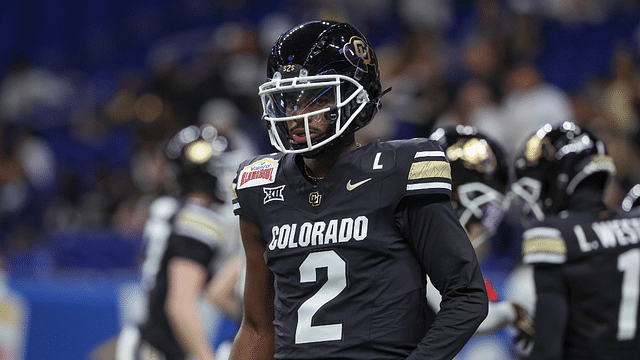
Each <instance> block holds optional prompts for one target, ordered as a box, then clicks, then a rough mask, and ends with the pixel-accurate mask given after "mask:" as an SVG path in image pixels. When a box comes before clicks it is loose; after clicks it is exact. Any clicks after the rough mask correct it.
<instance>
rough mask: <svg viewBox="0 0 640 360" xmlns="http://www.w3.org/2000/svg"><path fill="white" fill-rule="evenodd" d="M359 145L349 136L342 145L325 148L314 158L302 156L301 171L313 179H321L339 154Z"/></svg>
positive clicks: (327, 172)
mask: <svg viewBox="0 0 640 360" xmlns="http://www.w3.org/2000/svg"><path fill="white" fill-rule="evenodd" d="M360 146H361V145H360V144H358V143H356V142H355V140H354V139H353V138H352V137H351V138H350V139H348V140H347V141H345V142H344V143H343V144H342V146H335V147H333V148H329V149H327V151H326V152H325V153H323V154H322V156H318V157H315V158H303V160H302V166H303V167H304V169H303V171H304V172H305V173H306V175H307V176H308V177H309V178H311V180H313V181H319V180H321V179H323V178H324V177H325V176H327V174H329V171H331V168H332V167H333V165H334V164H335V163H336V161H338V157H339V156H340V154H342V153H345V152H347V151H351V150H355V149H357V148H359V147H360Z"/></svg>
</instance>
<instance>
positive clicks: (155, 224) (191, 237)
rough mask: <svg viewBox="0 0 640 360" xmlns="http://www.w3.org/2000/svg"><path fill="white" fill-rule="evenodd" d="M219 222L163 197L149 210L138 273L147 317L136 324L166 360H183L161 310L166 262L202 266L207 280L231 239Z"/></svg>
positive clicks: (215, 216)
mask: <svg viewBox="0 0 640 360" xmlns="http://www.w3.org/2000/svg"><path fill="white" fill-rule="evenodd" d="M224 223H225V218H224V216H223V215H221V214H219V213H218V212H216V211H214V210H212V209H209V208H204V207H201V206H198V205H195V204H191V203H181V202H179V201H178V200H176V199H174V198H170V197H162V198H160V199H158V200H156V201H154V203H153V204H152V205H151V207H150V215H149V218H148V219H147V223H146V225H145V230H144V240H145V241H146V254H145V259H144V262H143V263H142V269H141V271H142V285H143V287H144V288H145V290H146V291H147V316H146V321H145V322H144V323H143V324H141V325H140V335H141V338H142V339H143V340H145V341H147V342H148V343H149V344H151V345H153V346H154V347H155V348H157V349H158V350H160V351H162V352H163V353H164V354H165V355H166V356H167V358H168V359H174V358H184V352H183V350H182V348H181V347H180V345H179V344H178V342H177V340H176V338H175V337H174V335H173V332H172V331H171V327H170V324H169V320H168V318H167V316H166V314H165V310H164V309H165V300H166V297H167V290H168V289H167V277H168V274H167V265H168V263H169V260H171V259H173V258H176V257H180V258H186V259H190V260H193V261H196V262H197V263H199V264H201V265H202V266H204V267H206V268H207V271H208V276H209V278H210V277H211V276H212V273H213V271H214V269H215V263H216V262H219V261H217V260H219V258H220V257H221V256H224V254H226V253H227V251H228V250H227V249H228V248H229V247H230V245H231V239H233V237H232V235H231V234H230V233H229V232H228V231H229V230H228V229H227V228H225V225H224Z"/></svg>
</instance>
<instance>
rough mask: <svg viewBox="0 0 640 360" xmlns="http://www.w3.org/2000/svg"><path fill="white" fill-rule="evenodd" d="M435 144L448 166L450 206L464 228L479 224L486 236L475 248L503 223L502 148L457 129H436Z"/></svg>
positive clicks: (506, 175)
mask: <svg viewBox="0 0 640 360" xmlns="http://www.w3.org/2000/svg"><path fill="white" fill-rule="evenodd" d="M430 138H431V139H432V140H436V141H438V143H439V144H440V146H441V147H442V149H443V150H444V152H445V155H446V157H447V159H448V160H449V163H450V166H451V181H452V190H453V197H452V205H453V207H454V209H455V210H456V213H457V215H458V219H459V220H460V223H461V224H462V226H463V227H465V228H466V227H467V224H468V223H469V222H471V221H473V222H478V223H481V224H482V225H483V226H484V228H485V229H486V231H485V234H484V235H483V236H482V237H480V238H478V239H474V240H473V241H472V242H473V245H474V247H478V246H479V245H480V244H481V243H482V242H484V240H486V239H487V238H489V237H490V236H491V235H493V234H494V233H495V231H496V229H497V227H498V225H499V223H500V221H501V219H502V215H503V206H504V200H505V192H506V191H507V188H508V184H509V164H508V162H507V160H506V158H505V155H504V151H503V149H502V147H501V146H500V145H499V144H498V143H497V142H496V141H495V140H493V139H491V138H490V137H488V136H487V135H485V134H483V133H481V132H480V131H478V129H476V128H475V127H471V126H462V125H458V126H456V127H447V128H439V129H436V130H435V131H434V132H433V133H432V134H431V136H430Z"/></svg>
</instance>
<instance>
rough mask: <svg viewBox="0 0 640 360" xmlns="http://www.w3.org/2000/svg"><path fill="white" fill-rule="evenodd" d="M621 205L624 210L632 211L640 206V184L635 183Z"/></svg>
mask: <svg viewBox="0 0 640 360" xmlns="http://www.w3.org/2000/svg"><path fill="white" fill-rule="evenodd" d="M620 206H621V207H622V210H624V211H631V210H632V209H634V208H638V207H639V206H640V184H636V185H634V186H633V187H632V188H631V189H630V190H629V192H627V195H626V196H625V197H624V199H622V204H620Z"/></svg>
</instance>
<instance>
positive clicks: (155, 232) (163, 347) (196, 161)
mask: <svg viewBox="0 0 640 360" xmlns="http://www.w3.org/2000/svg"><path fill="white" fill-rule="evenodd" d="M226 144H227V143H226V140H225V139H223V138H221V137H219V136H218V134H217V131H216V129H215V128H214V127H213V126H210V125H204V126H201V127H197V126H189V127H187V128H185V129H183V130H182V131H180V132H179V133H178V134H176V136H174V137H173V139H171V141H170V142H169V143H168V145H167V148H166V153H167V156H168V157H169V158H170V159H171V160H173V164H175V165H176V166H177V167H178V169H177V175H178V178H177V183H178V185H179V187H180V196H178V197H169V196H165V197H161V198H159V199H157V200H155V201H154V203H153V204H152V205H151V208H150V215H149V218H148V220H147V223H146V225H145V230H144V240H145V242H146V255H145V259H144V262H143V264H142V269H141V272H142V285H143V287H144V288H145V290H146V291H147V292H148V293H147V312H148V313H147V316H146V321H144V322H143V323H142V324H139V326H138V327H137V328H127V329H124V330H123V331H122V332H121V336H120V338H119V344H118V345H119V346H118V350H117V353H118V354H117V359H118V360H133V359H135V360H146V359H163V360H170V359H178V360H182V359H186V358H187V357H188V356H191V357H194V358H197V359H200V360H205V359H209V360H213V359H215V354H214V349H213V348H212V345H211V342H210V341H209V339H208V338H207V336H206V333H205V330H204V325H203V320H202V318H201V314H200V313H199V310H198V309H199V308H198V304H199V301H200V298H201V295H202V293H203V291H205V289H206V285H207V283H208V282H209V280H210V279H211V277H212V275H213V273H214V272H215V270H216V266H219V265H220V263H221V262H222V261H223V259H224V258H225V257H226V256H227V255H228V254H229V253H230V252H231V251H232V250H233V247H234V244H233V243H234V241H233V239H234V232H235V235H236V236H237V235H238V234H237V224H234V225H235V226H229V225H228V224H229V221H230V220H232V219H230V218H231V217H232V215H225V214H224V212H223V211H220V210H219V209H217V206H221V204H222V202H223V201H224V199H223V198H224V196H223V194H224V193H223V192H222V191H221V190H220V189H219V188H218V184H217V176H218V175H217V174H219V173H220V172H221V171H222V170H223V169H221V168H220V167H219V166H218V165H219V164H220V161H219V160H220V159H221V154H222V153H223V151H224V149H225V146H226ZM232 224H233V223H232ZM234 229H235V230H234Z"/></svg>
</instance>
